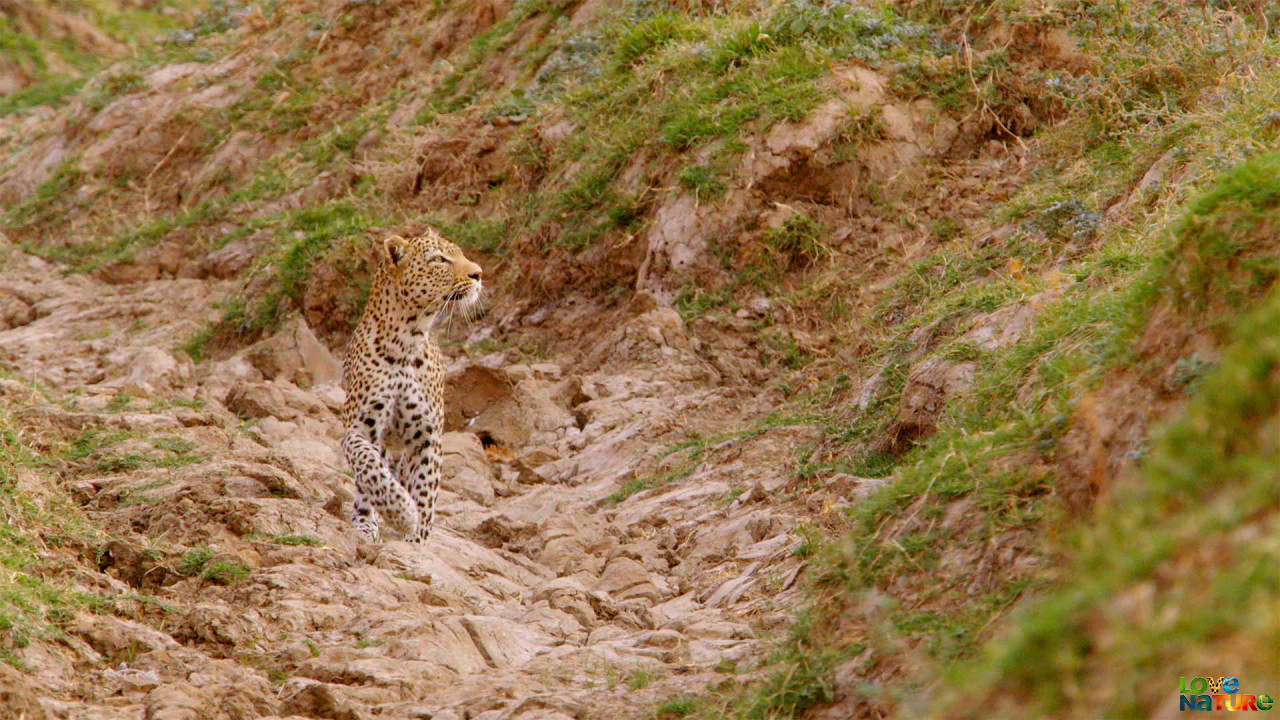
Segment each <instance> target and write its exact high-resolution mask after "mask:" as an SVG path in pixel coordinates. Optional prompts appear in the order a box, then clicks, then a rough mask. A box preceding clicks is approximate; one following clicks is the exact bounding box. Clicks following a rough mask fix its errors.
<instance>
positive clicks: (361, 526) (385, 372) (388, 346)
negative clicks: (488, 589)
mask: <svg viewBox="0 0 1280 720" xmlns="http://www.w3.org/2000/svg"><path fill="white" fill-rule="evenodd" d="M378 254H379V256H380V257H379V261H378V267H377V270H376V271H375V272H374V275H373V280H372V281H371V283H370V287H369V293H368V296H367V300H366V302H365V309H364V312H363V314H362V315H361V317H360V320H359V322H357V324H356V327H355V330H354V331H353V332H352V335H351V339H350V341H349V342H348V344H347V352H346V356H345V357H344V358H343V368H342V387H343V389H344V390H345V391H346V399H345V400H344V402H343V406H342V427H343V430H342V452H343V455H344V456H345V458H346V461H347V464H348V465H350V467H351V471H352V474H353V475H354V476H355V485H356V492H355V499H354V503H353V511H352V515H351V522H352V524H353V525H354V526H355V529H356V531H357V532H358V534H359V535H360V536H361V537H362V538H363V539H364V540H365V541H367V542H380V541H381V538H382V532H381V531H382V527H381V525H382V524H385V525H386V526H387V527H389V528H390V529H391V530H393V531H394V532H395V533H396V534H397V535H399V537H400V539H402V540H406V541H408V542H413V543H425V542H426V541H427V540H428V539H430V537H431V528H432V525H433V524H434V520H435V511H436V498H437V496H438V494H439V489H440V477H441V472H442V465H441V455H442V453H441V446H440V443H441V438H442V436H443V425H444V418H445V409H444V374H445V365H444V361H443V356H442V355H441V352H440V349H439V346H438V345H437V344H436V340H435V337H434V335H433V329H434V328H435V327H436V326H437V325H438V324H439V322H440V321H441V319H442V318H445V317H450V316H452V315H453V314H455V313H458V312H463V313H465V312H469V311H470V310H471V309H472V308H473V307H474V306H475V305H476V303H477V302H478V300H479V298H480V295H481V293H482V291H483V282H482V280H481V274H482V270H481V268H480V266H479V265H477V264H476V263H474V262H472V261H471V260H468V259H467V257H466V255H464V254H463V252H462V250H461V249H459V248H458V246H457V245H455V244H454V243H452V242H450V241H449V240H447V239H445V238H444V237H443V236H441V235H440V234H439V233H437V232H434V231H427V232H426V233H424V234H422V235H419V236H417V237H411V238H405V237H402V236H400V235H391V236H389V237H387V238H385V240H383V242H382V243H381V247H380V248H379V250H378Z"/></svg>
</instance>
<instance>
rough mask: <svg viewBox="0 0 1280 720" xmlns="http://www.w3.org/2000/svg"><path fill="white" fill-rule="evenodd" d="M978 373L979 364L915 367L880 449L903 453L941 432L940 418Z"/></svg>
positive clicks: (939, 361) (944, 363) (936, 361)
mask: <svg viewBox="0 0 1280 720" xmlns="http://www.w3.org/2000/svg"><path fill="white" fill-rule="evenodd" d="M976 369H977V364H976V363H973V362H951V361H949V360H942V359H938V358H934V359H930V360H925V361H924V362H921V363H919V364H918V365H916V366H914V367H912V368H911V370H910V372H908V373H907V382H906V385H905V386H904V387H903V389H902V398H901V400H900V401H899V404H898V414H897V416H896V418H895V420H894V422H893V424H892V425H891V426H890V428H889V429H888V431H887V433H886V435H885V436H884V437H883V438H881V439H880V441H879V442H878V444H877V449H878V450H879V451H880V452H892V453H900V452H902V451H904V450H906V449H907V448H909V447H910V446H911V445H912V444H913V443H914V442H916V441H917V440H919V439H921V438H925V437H928V436H929V435H932V434H933V433H934V432H935V431H937V427H938V418H939V417H941V416H942V413H943V411H944V410H946V408H947V402H948V401H949V400H952V399H954V398H955V397H957V396H959V395H961V394H963V393H964V392H966V391H968V389H969V388H970V387H971V386H972V385H973V375H974V372H975V370H976Z"/></svg>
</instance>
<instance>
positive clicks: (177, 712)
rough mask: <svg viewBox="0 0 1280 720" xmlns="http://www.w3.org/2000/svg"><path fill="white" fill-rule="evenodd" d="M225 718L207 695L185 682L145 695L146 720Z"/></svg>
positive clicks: (209, 719)
mask: <svg viewBox="0 0 1280 720" xmlns="http://www.w3.org/2000/svg"><path fill="white" fill-rule="evenodd" d="M225 717H226V715H224V714H223V713H222V711H221V710H220V709H219V708H218V704H217V703H216V702H214V699H213V698H212V697H210V696H209V694H208V693H206V692H205V691H203V690H201V689H199V688H196V687H193V686H191V685H189V684H187V683H185V682H175V683H170V684H168V685H165V686H163V687H158V688H156V689H155V690H152V691H151V692H150V693H148V694H147V711H146V720H223V718H225Z"/></svg>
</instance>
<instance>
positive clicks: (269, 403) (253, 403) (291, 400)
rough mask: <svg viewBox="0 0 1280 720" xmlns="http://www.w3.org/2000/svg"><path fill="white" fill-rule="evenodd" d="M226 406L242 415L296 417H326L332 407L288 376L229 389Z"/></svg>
mask: <svg viewBox="0 0 1280 720" xmlns="http://www.w3.org/2000/svg"><path fill="white" fill-rule="evenodd" d="M223 402H224V404H226V406H227V409H228V410H230V411H231V412H233V413H235V414H236V415H239V416H240V417H242V418H267V417H273V418H277V419H280V420H293V419H295V418H300V417H303V416H311V417H326V416H328V415H329V414H330V413H329V409H328V408H326V407H325V405H324V404H323V403H322V402H320V400H319V399H318V398H317V397H316V396H315V395H313V394H311V393H308V392H305V391H303V390H302V389H301V388H299V387H298V386H296V385H294V384H293V383H291V382H289V381H287V380H281V381H277V382H265V383H243V384H240V385H236V386H235V387H233V388H232V389H231V391H230V392H228V393H227V397H226V399H225V400H224V401H223Z"/></svg>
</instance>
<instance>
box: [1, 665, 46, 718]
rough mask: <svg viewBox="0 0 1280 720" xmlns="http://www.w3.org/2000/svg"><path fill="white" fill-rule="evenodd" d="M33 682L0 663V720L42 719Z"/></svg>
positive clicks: (41, 711)
mask: <svg viewBox="0 0 1280 720" xmlns="http://www.w3.org/2000/svg"><path fill="white" fill-rule="evenodd" d="M36 698H37V695H36V692H35V683H33V682H32V681H31V680H30V679H29V678H27V677H26V676H25V675H23V674H22V673H21V672H20V671H18V670H16V669H14V668H12V667H10V666H9V665H8V664H6V663H0V720H44V719H45V718H46V717H48V716H47V715H45V712H44V708H43V707H41V706H40V701H39V700H37V699H36Z"/></svg>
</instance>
